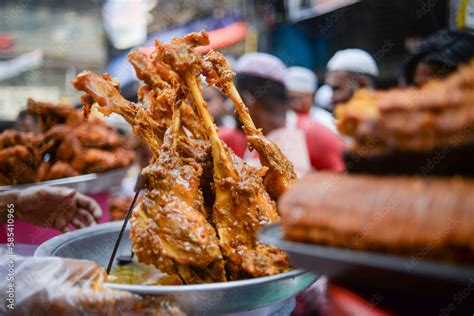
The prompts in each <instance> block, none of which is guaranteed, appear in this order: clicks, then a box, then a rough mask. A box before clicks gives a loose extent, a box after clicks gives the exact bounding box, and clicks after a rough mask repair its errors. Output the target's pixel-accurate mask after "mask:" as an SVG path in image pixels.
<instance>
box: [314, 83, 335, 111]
mask: <svg viewBox="0 0 474 316" xmlns="http://www.w3.org/2000/svg"><path fill="white" fill-rule="evenodd" d="M314 103H315V104H316V106H318V107H320V108H323V109H326V110H330V109H331V103H332V89H331V87H330V86H328V85H322V86H321V87H320V88H319V89H318V90H317V91H316V95H315V96H314Z"/></svg>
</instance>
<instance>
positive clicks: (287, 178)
mask: <svg viewBox="0 0 474 316" xmlns="http://www.w3.org/2000/svg"><path fill="white" fill-rule="evenodd" d="M202 69H203V71H204V74H205V75H206V80H207V82H208V84H209V85H215V86H216V87H218V88H219V89H221V91H222V92H223V93H224V94H225V95H227V96H228V97H229V98H230V99H231V100H232V102H233V103H234V105H235V108H236V110H237V113H238V115H239V118H240V121H241V122H242V123H243V124H244V126H243V130H244V133H245V134H246V135H247V140H248V141H249V143H250V145H251V147H252V148H254V149H256V150H257V152H258V154H259V158H260V161H261V162H262V165H263V166H265V167H267V168H268V171H267V173H266V174H265V177H264V183H265V186H266V188H267V190H268V193H270V195H271V196H272V198H273V199H274V200H277V199H278V198H279V197H280V196H281V195H282V194H283V193H285V192H286V191H287V190H288V189H289V188H290V187H291V185H292V183H293V181H294V180H295V179H296V172H295V170H294V167H293V164H292V163H291V161H290V160H289V159H288V158H287V157H286V156H285V155H284V154H283V153H282V151H281V149H280V147H279V146H278V145H277V144H275V143H274V142H273V141H271V140H269V139H268V138H266V137H265V136H264V135H263V133H262V131H261V130H260V129H258V128H256V127H255V124H254V123H253V121H252V118H251V117H250V113H249V110H248V108H247V107H246V106H245V104H244V102H243V101H242V98H241V97H240V95H239V92H238V91H237V89H236V87H235V86H234V83H233V82H232V79H233V78H234V76H235V73H234V72H233V71H232V70H231V69H230V66H229V65H228V64H227V61H226V60H225V58H224V56H223V55H222V54H221V53H218V52H215V51H210V52H209V53H207V55H206V56H205V57H204V58H203V61H202Z"/></svg>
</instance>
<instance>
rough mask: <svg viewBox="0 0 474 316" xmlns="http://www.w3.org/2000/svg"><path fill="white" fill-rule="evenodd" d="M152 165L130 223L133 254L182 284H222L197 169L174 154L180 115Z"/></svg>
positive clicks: (216, 245) (221, 266)
mask: <svg viewBox="0 0 474 316" xmlns="http://www.w3.org/2000/svg"><path fill="white" fill-rule="evenodd" d="M175 113H176V115H175V118H174V121H175V122H174V124H173V125H174V126H173V127H171V128H169V129H168V131H167V133H166V135H165V140H164V142H163V145H162V147H161V151H160V156H159V158H158V160H157V161H156V163H154V164H152V165H150V166H148V167H147V168H146V169H144V171H143V174H144V175H145V177H146V178H147V184H146V193H145V196H144V198H143V200H142V202H141V203H140V204H139V205H138V206H137V208H135V209H134V211H133V214H132V218H131V220H130V223H131V224H132V229H131V232H130V237H131V239H132V244H133V250H134V252H135V253H136V254H137V256H138V258H139V260H140V261H141V262H144V263H147V264H153V265H155V266H156V267H157V268H159V269H160V270H162V271H164V272H166V273H168V274H179V276H180V277H181V278H182V279H183V281H184V282H185V283H186V284H194V283H208V282H220V281H225V280H226V276H225V270H224V260H223V257H222V253H221V250H220V248H219V243H218V240H217V235H216V231H215V230H214V228H213V227H212V226H211V225H210V224H209V223H208V222H207V221H206V212H205V210H204V201H203V198H202V194H201V192H200V190H199V183H200V180H199V178H200V176H201V173H202V168H201V166H200V165H199V164H197V163H194V162H192V161H191V162H188V161H185V159H183V158H181V157H180V155H179V153H178V152H177V148H176V147H177V143H178V137H179V135H178V130H179V111H176V112H175Z"/></svg>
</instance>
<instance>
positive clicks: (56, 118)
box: [27, 99, 84, 133]
mask: <svg viewBox="0 0 474 316" xmlns="http://www.w3.org/2000/svg"><path fill="white" fill-rule="evenodd" d="M27 110H28V112H29V113H30V114H34V115H36V116H37V117H38V121H39V127H40V130H41V132H43V133H44V132H46V131H48V130H49V129H51V128H52V127H53V126H54V125H57V124H67V125H70V126H75V125H77V124H79V123H81V122H84V117H83V116H82V115H80V112H79V111H77V110H75V109H74V108H73V107H71V106H70V105H66V104H54V103H49V102H37V101H35V100H33V99H28V105H27Z"/></svg>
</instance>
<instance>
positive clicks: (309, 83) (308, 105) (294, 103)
mask: <svg viewBox="0 0 474 316" xmlns="http://www.w3.org/2000/svg"><path fill="white" fill-rule="evenodd" d="M285 86H286V90H287V92H288V101H289V106H290V111H289V112H288V115H287V118H288V119H289V120H292V119H293V120H294V119H295V118H294V116H295V115H297V117H298V118H304V117H305V116H307V115H309V116H310V117H311V118H312V119H313V120H315V121H316V122H317V123H319V124H322V125H324V126H325V127H326V128H328V129H330V130H331V131H332V132H334V133H336V124H335V122H334V118H333V116H332V115H331V113H329V112H328V111H326V110H325V109H322V108H321V107H318V106H317V105H314V100H315V92H316V88H317V86H318V79H317V77H316V75H315V73H314V72H313V71H311V70H310V69H307V68H304V67H298V66H294V67H290V68H288V69H287V71H286V75H285Z"/></svg>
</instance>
